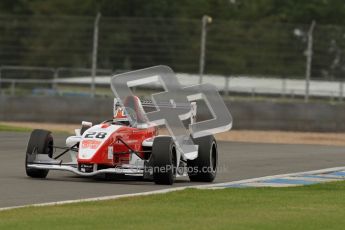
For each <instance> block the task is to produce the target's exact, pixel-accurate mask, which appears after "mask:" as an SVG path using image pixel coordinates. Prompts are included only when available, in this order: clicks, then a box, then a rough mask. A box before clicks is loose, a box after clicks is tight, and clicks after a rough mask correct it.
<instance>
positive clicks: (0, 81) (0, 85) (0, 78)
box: [0, 66, 2, 96]
mask: <svg viewBox="0 0 345 230" xmlns="http://www.w3.org/2000/svg"><path fill="white" fill-rule="evenodd" d="M1 75H2V66H0V96H2V76H1Z"/></svg>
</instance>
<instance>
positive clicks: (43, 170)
mask: <svg viewBox="0 0 345 230" xmlns="http://www.w3.org/2000/svg"><path fill="white" fill-rule="evenodd" d="M127 103H129V104H132V105H133V104H134V105H135V106H134V107H135V108H136V110H137V111H134V112H135V113H137V117H138V119H137V121H136V122H135V123H134V124H133V122H129V120H128V117H127V116H126V112H128V111H126V104H127ZM145 105H147V104H145V103H144V102H143V103H142V102H141V101H140V99H139V98H138V97H136V96H130V97H129V98H127V99H126V101H125V102H124V106H120V104H119V103H118V102H117V100H116V99H115V100H114V118H113V119H111V120H107V121H104V122H102V123H100V124H97V125H92V123H90V122H82V127H81V129H76V130H75V135H74V136H70V137H68V138H67V139H66V146H65V147H58V146H55V145H54V140H53V137H52V134H51V132H50V131H47V130H41V129H36V130H34V131H33V132H32V133H31V136H30V140H29V143H28V147H27V151H26V158H25V159H26V160H25V168H26V174H27V175H28V176H29V177H33V178H45V177H46V176H47V175H48V172H49V170H63V171H70V172H73V173H75V174H77V175H80V176H95V175H98V174H104V175H107V174H122V175H133V176H140V177H143V178H144V179H147V180H153V181H154V182H155V183H156V184H169V185H171V184H173V183H174V180H175V178H176V177H180V176H186V175H188V176H189V178H190V180H191V181H203V182H212V181H213V180H214V179H215V177H216V173H217V163H218V150H217V143H216V140H215V138H214V137H213V136H212V135H209V136H204V137H200V138H195V139H193V142H194V144H195V145H198V155H197V157H196V158H194V157H193V159H190V157H189V156H188V155H186V154H183V152H181V151H179V150H178V148H177V147H176V143H175V141H174V138H172V137H171V136H167V135H159V131H158V128H157V127H155V126H154V125H152V124H150V123H149V122H147V121H144V120H143V119H142V118H140V114H142V113H141V112H143V106H145ZM189 106H190V109H191V114H192V116H191V119H190V122H191V123H193V122H195V117H196V103H193V102H192V103H191V104H190V105H189ZM132 108H133V107H132ZM58 149H60V150H63V151H62V152H61V153H59V154H56V150H58ZM67 153H69V154H70V156H71V161H70V162H64V161H63V160H61V157H62V156H63V155H65V154H67Z"/></svg>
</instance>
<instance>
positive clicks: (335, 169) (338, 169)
mask: <svg viewBox="0 0 345 230" xmlns="http://www.w3.org/2000/svg"><path fill="white" fill-rule="evenodd" d="M343 170H345V167H335V168H327V169H321V170H314V171H306V172H297V173H288V174H280V175H273V176H266V177H258V178H252V179H246V180H239V181H232V182H227V183H216V184H207V185H191V186H184V187H176V188H168V189H160V190H156V191H150V192H141V193H132V194H122V195H115V196H102V197H94V198H86V199H77V200H65V201H56V202H47V203H38V204H29V205H20V206H12V207H4V208H0V211H6V210H11V209H18V208H26V207H43V206H54V205H62V204H73V203H79V202H90V201H103V200H115V199H120V198H125V197H136V196H147V195H154V194H164V193H169V192H174V191H181V190H184V189H186V188H198V189H204V188H217V187H218V188H219V187H221V186H228V185H233V184H242V183H250V182H257V181H261V180H269V179H275V178H280V177H288V176H298V175H304V174H319V173H329V172H336V171H343Z"/></svg>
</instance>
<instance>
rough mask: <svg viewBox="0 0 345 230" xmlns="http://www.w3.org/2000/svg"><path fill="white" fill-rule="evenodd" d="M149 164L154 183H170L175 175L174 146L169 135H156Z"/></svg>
mask: <svg viewBox="0 0 345 230" xmlns="http://www.w3.org/2000/svg"><path fill="white" fill-rule="evenodd" d="M150 161H151V166H152V170H153V181H154V182H155V183H156V184H165V185H172V184H173V183H174V181H175V177H176V165H177V161H176V146H175V143H174V141H173V139H172V138H171V137H156V138H155V139H154V141H153V145H152V155H151V159H150Z"/></svg>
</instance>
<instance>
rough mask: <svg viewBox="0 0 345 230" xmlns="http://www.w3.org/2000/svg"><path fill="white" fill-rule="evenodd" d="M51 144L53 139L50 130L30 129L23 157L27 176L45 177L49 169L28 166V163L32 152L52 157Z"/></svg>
mask: <svg viewBox="0 0 345 230" xmlns="http://www.w3.org/2000/svg"><path fill="white" fill-rule="evenodd" d="M53 146H54V139H53V137H52V135H51V132H50V131H47V130H43V129H35V130H34V131H32V133H31V136H30V140H29V143H28V147H27V150H26V157H25V170H26V175H27V176H29V177H33V178H45V177H47V175H48V172H49V170H46V169H34V168H29V167H28V164H29V163H30V162H29V159H30V158H32V156H33V154H47V155H48V156H49V157H53V152H54V148H53Z"/></svg>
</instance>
